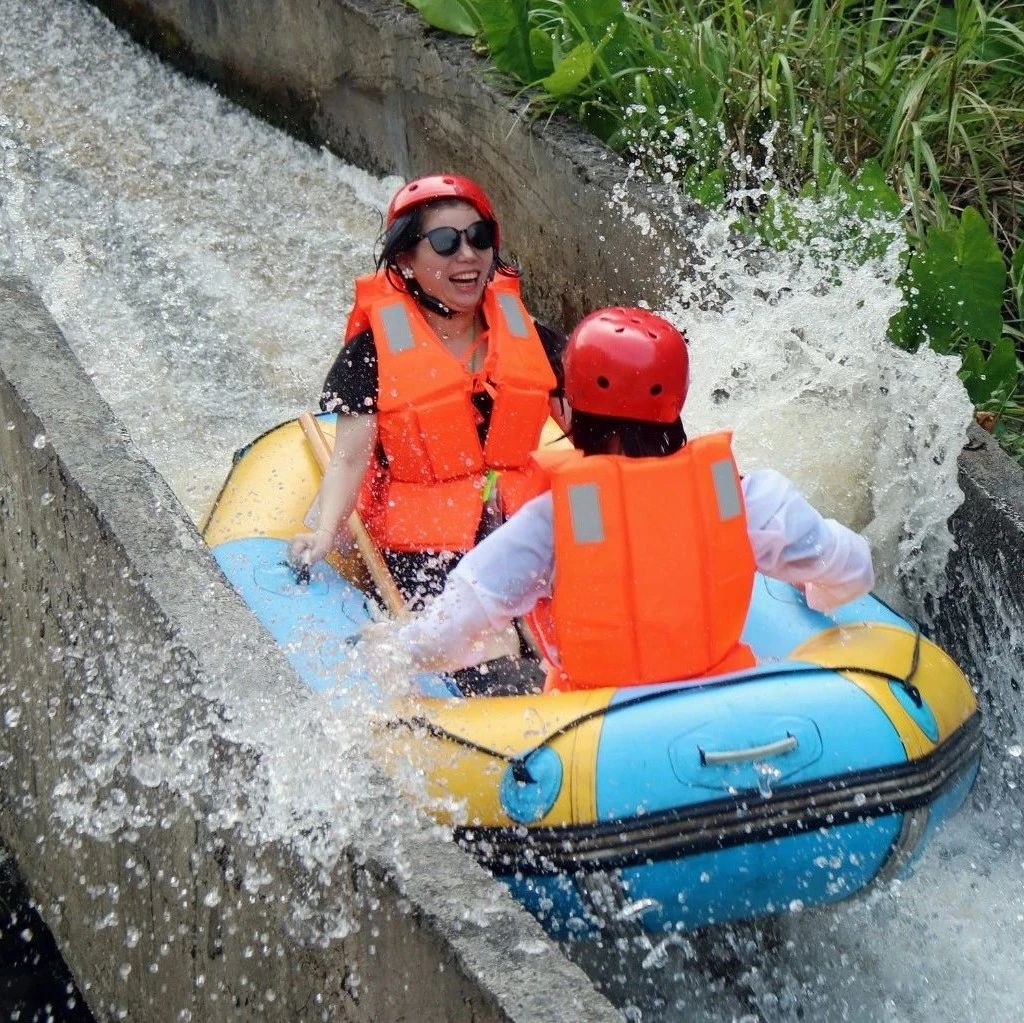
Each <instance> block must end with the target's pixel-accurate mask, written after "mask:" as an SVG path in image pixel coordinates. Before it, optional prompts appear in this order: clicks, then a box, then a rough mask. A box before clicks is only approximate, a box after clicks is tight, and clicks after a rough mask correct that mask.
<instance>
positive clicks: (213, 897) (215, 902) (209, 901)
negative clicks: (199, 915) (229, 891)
mask: <svg viewBox="0 0 1024 1023" xmlns="http://www.w3.org/2000/svg"><path fill="white" fill-rule="evenodd" d="M203 905H204V906H209V907H210V908H211V909H212V908H213V907H214V906H219V905H220V892H219V891H217V889H216V888H211V889H210V890H209V891H208V892H207V893H206V894H205V895H204V896H203Z"/></svg>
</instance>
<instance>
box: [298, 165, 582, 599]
mask: <svg viewBox="0 0 1024 1023" xmlns="http://www.w3.org/2000/svg"><path fill="white" fill-rule="evenodd" d="M499 243H500V232H499V228H498V222H497V219H496V218H495V215H494V210H493V208H492V206H491V203H490V200H489V199H488V198H487V196H486V195H485V194H484V192H483V190H482V189H481V188H480V187H479V186H478V185H477V184H476V183H474V182H473V181H470V180H469V179H468V178H464V177H459V176H457V175H431V176H428V177H422V178H417V179H416V180H414V181H411V182H409V183H408V184H407V185H405V186H404V187H403V188H401V189H400V190H399V191H398V193H397V194H396V195H395V196H394V198H393V199H392V200H391V203H390V205H389V207H388V210H387V216H386V220H385V230H384V233H383V235H382V236H381V239H380V255H379V257H378V259H377V271H376V273H374V274H371V275H368V276H366V277H362V278H360V279H359V280H357V281H356V299H355V305H354V308H353V310H352V313H351V315H350V317H349V322H348V329H347V330H346V342H345V345H344V347H343V348H342V350H341V353H340V354H339V355H338V358H337V359H336V361H335V363H334V365H333V366H332V367H331V370H330V372H329V373H328V374H327V379H326V381H325V383H324V389H323V395H322V397H321V400H320V406H321V408H322V409H323V410H324V411H327V412H337V413H338V427H337V433H336V437H335V443H334V451H333V455H332V457H331V461H330V465H329V467H328V469H327V471H326V473H325V474H324V479H323V482H322V484H321V488H320V494H319V499H318V504H319V515H318V522H317V526H316V531H315V532H312V533H303V534H300V535H299V536H297V537H296V538H295V539H294V540H293V542H292V546H291V557H292V559H293V561H295V562H296V563H302V562H306V563H311V562H315V561H317V560H319V559H320V558H322V557H324V556H325V555H326V554H327V553H328V552H329V551H330V550H331V549H332V548H333V547H334V546H335V545H336V543H338V542H339V539H340V540H341V543H342V544H343V545H344V543H345V541H346V539H347V538H345V537H344V534H343V533H342V534H341V537H339V531H342V530H343V529H344V523H345V522H346V521H347V519H348V516H349V514H350V513H351V511H352V510H353V508H355V507H358V510H359V512H360V514H361V516H362V518H363V521H364V522H365V524H366V527H367V529H368V531H369V533H370V535H371V537H372V538H373V540H374V541H375V543H376V544H377V546H378V547H379V548H380V549H381V551H382V553H383V554H384V557H385V559H386V561H387V562H388V565H389V567H390V568H391V571H392V573H393V574H394V576H395V581H396V582H397V583H398V586H399V589H401V590H402V592H403V594H404V596H405V597H406V599H407V600H414V601H417V602H418V601H419V600H421V599H422V598H423V597H425V596H428V595H432V594H435V593H437V592H440V590H441V589H442V588H443V586H444V579H445V577H446V575H447V573H448V572H449V571H450V570H451V568H453V567H454V565H455V564H456V562H457V561H458V559H459V557H460V556H461V555H462V554H463V553H465V552H466V551H468V550H469V549H470V548H471V547H472V546H473V545H474V544H475V543H476V541H477V540H478V538H479V537H480V536H481V535H482V533H483V532H485V531H486V527H487V524H488V522H489V521H492V520H493V519H495V518H497V517H499V516H502V515H507V514H510V513H511V512H513V511H515V510H516V508H518V506H519V505H520V504H521V503H522V501H523V495H524V494H525V492H526V487H527V476H528V475H529V474H530V472H531V468H530V467H531V461H530V453H531V451H533V450H534V448H536V447H537V445H538V442H539V439H540V434H541V429H542V428H543V426H544V423H545V422H546V420H547V418H548V416H549V415H550V414H555V415H556V417H560V402H559V400H558V395H559V394H560V379H561V369H560V363H561V351H562V348H563V347H564V345H565V338H564V336H562V335H561V334H558V333H557V332H555V331H553V330H551V329H550V328H547V327H544V326H542V325H540V324H537V323H535V322H534V320H533V317H532V316H530V314H529V313H528V312H527V310H526V308H525V307H524V306H523V303H522V300H521V298H520V293H519V270H518V268H517V267H515V266H513V265H511V264H510V263H508V262H506V261H505V260H504V259H503V258H502V257H501V256H500V254H499V251H498V246H499Z"/></svg>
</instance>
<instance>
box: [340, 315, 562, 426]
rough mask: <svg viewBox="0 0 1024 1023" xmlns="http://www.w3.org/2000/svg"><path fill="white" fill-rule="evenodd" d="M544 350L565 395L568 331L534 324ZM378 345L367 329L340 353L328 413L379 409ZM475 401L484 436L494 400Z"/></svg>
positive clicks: (557, 390)
mask: <svg viewBox="0 0 1024 1023" xmlns="http://www.w3.org/2000/svg"><path fill="white" fill-rule="evenodd" d="M534 325H535V326H536V328H537V334H538V336H539V337H540V342H541V344H542V345H543V346H544V352H545V354H546V355H547V357H548V362H550V363H551V369H552V370H553V371H554V374H555V389H554V390H553V391H552V392H551V393H552V396H553V397H556V398H558V397H561V395H562V380H563V376H562V353H563V351H564V350H565V344H566V338H565V335H564V334H561V333H559V332H558V331H557V330H553V329H552V328H551V327H548V326H546V325H545V324H542V323H535V324H534ZM377 387H378V373H377V348H376V346H375V345H374V343H373V334H372V332H371V331H369V330H364V331H363V332H362V333H361V334H356V335H355V336H354V337H353V338H352V339H351V340H350V341H349V342H348V343H347V344H346V345H345V346H344V347H343V348H342V349H341V351H340V352H339V353H338V357H337V358H336V359H335V360H334V365H333V366H331V368H330V370H329V371H328V373H327V378H326V379H325V380H324V386H323V393H322V394H321V395H320V408H321V409H322V410H323V411H324V412H337V413H338V414H339V415H347V416H359V415H369V414H371V413H376V411H377ZM473 404H474V405H475V406H476V407H477V410H478V411H479V412H480V414H481V416H482V418H483V421H482V422H481V424H480V433H481V439H482V437H483V435H484V434H485V433H486V431H487V424H488V423H489V422H490V418H491V409H492V407H493V405H494V400H493V399H492V398H491V396H490V395H489V394H487V392H486V391H482V392H481V393H479V394H474V395H473Z"/></svg>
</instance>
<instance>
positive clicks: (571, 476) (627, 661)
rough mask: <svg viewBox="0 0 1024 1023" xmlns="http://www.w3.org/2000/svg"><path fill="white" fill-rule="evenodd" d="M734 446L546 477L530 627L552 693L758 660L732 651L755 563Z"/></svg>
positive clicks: (699, 442)
mask: <svg viewBox="0 0 1024 1023" xmlns="http://www.w3.org/2000/svg"><path fill="white" fill-rule="evenodd" d="M730 441H731V438H730V435H729V434H727V433H719V434H712V435H709V436H707V437H698V438H696V439H694V440H692V441H690V442H689V443H688V444H687V445H686V447H684V448H683V449H682V450H681V451H679V452H677V453H676V454H674V455H670V456H668V457H665V458H625V457H621V456H591V457H587V458H584V457H582V456H581V455H577V457H575V458H572V459H568V460H563V462H562V464H561V465H559V466H557V467H556V468H554V469H553V471H552V472H551V486H552V501H553V509H554V520H553V521H554V539H555V576H554V587H553V595H552V600H551V604H550V609H549V611H548V609H545V608H543V607H542V608H540V609H539V612H538V613H537V614H536V615H535V617H534V622H533V623H532V624H533V625H534V631H535V633H539V634H540V635H538V640H539V642H540V643H541V645H542V646H543V647H545V649H546V650H550V655H549V656H551V657H555V658H557V662H558V664H559V665H560V668H561V672H562V674H563V683H562V684H559V685H558V688H563V689H564V688H576V689H580V688H596V687H600V686H623V685H636V684H647V683H654V682H668V681H674V680H680V679H687V678H693V677H695V676H698V675H706V674H709V673H712V672H722V671H732V670H737V669H739V668H741V667H749V666H750V665H752V664H753V663H754V661H753V655H752V654H751V653H750V651H749V649H748V648H747V647H746V646H745V645H744V644H742V643H740V634H741V633H742V631H743V626H744V624H745V622H746V618H747V611H748V609H749V606H750V598H751V592H752V590H753V584H754V556H753V551H752V549H751V546H750V538H749V535H748V532H747V520H746V514H745V512H744V509H743V498H742V493H741V490H740V485H739V474H738V472H737V470H736V465H735V462H734V460H733V457H732V452H731V448H730ZM548 614H549V618H548V622H547V623H545V621H544V619H545V617H546V616H548Z"/></svg>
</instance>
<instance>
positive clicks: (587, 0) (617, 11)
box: [565, 0, 625, 43]
mask: <svg viewBox="0 0 1024 1023" xmlns="http://www.w3.org/2000/svg"><path fill="white" fill-rule="evenodd" d="M565 7H566V9H567V10H568V11H569V12H570V14H571V15H572V16H573V18H575V20H576V21H577V22H579V24H580V25H582V26H583V27H584V28H585V29H586V30H587V35H588V36H589V38H590V41H591V42H592V43H598V42H600V41H601V39H602V38H603V37H604V35H605V34H606V33H607V32H608V31H609V29H610V28H611V27H612V26H613V25H617V24H618V22H620V21H622V20H623V18H624V17H625V15H624V14H623V12H622V0H565Z"/></svg>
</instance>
